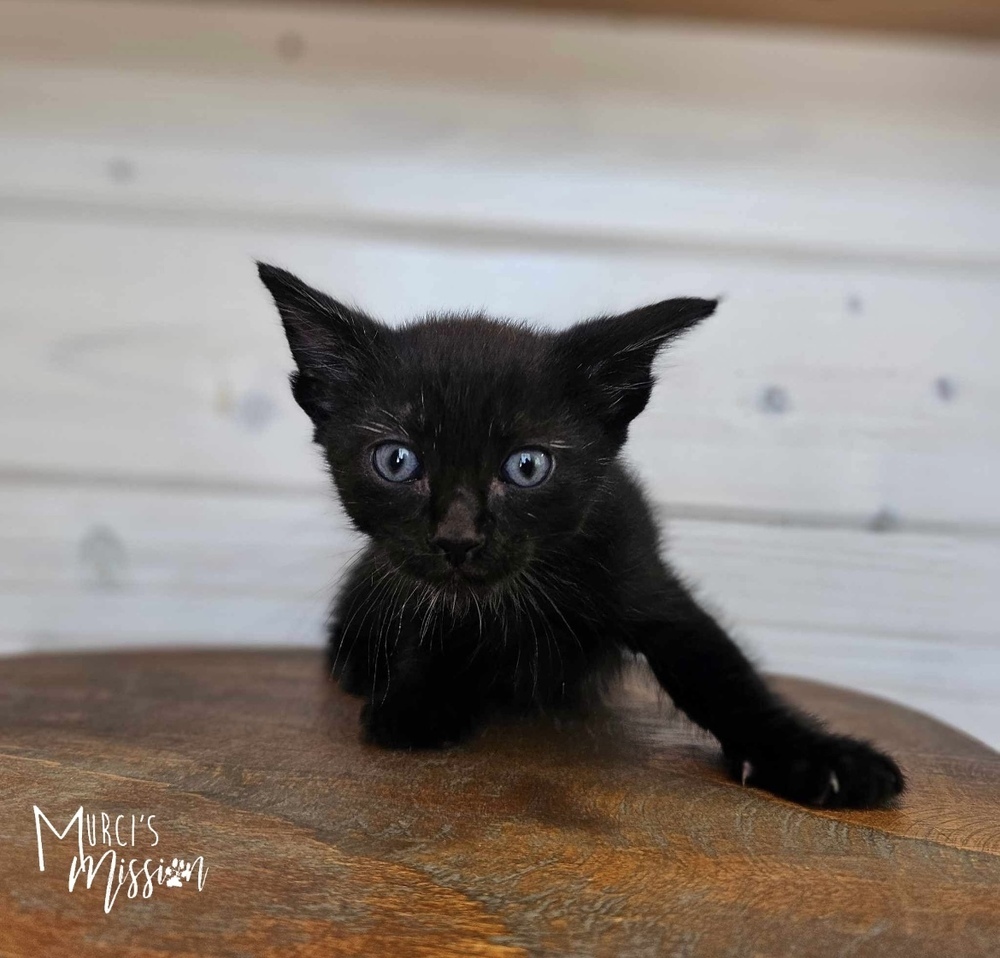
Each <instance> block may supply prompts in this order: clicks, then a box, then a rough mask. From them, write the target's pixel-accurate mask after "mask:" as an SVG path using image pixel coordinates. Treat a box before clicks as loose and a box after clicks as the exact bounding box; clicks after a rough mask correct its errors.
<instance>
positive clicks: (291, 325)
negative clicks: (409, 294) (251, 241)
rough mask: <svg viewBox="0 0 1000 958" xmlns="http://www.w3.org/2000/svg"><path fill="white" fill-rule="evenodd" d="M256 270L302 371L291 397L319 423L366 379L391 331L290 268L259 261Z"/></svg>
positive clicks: (296, 375) (294, 378)
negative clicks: (386, 334)
mask: <svg viewBox="0 0 1000 958" xmlns="http://www.w3.org/2000/svg"><path fill="white" fill-rule="evenodd" d="M257 272H258V274H259V276H260V278H261V282H263V284H264V285H265V286H266V287H267V289H268V291H269V292H270V294H271V296H272V297H273V298H274V305H275V306H277V307H278V314H279V315H280V316H281V322H282V324H283V325H284V327H285V335H286V336H287V337H288V345H289V346H290V347H291V350H292V357H293V358H294V359H295V365H296V366H297V367H298V371H297V372H294V373H292V375H291V383H292V394H293V395H294V396H295V399H296V401H297V402H298V404H299V405H300V406H301V407H302V408H303V409H304V410H305V411H306V413H308V415H309V418H310V419H312V421H313V422H314V423H315V424H317V425H319V423H320V422H322V421H325V420H326V419H327V418H328V417H329V415H330V413H331V412H332V410H333V408H334V407H335V406H336V404H337V401H338V398H339V397H341V396H342V395H343V393H344V389H345V387H350V386H352V385H354V384H356V383H357V382H358V380H359V379H360V378H361V377H363V376H364V375H365V372H366V370H367V369H368V368H369V366H370V363H371V362H372V360H373V358H374V356H375V354H376V353H377V352H378V351H379V350H380V348H381V347H382V345H383V342H384V339H385V333H386V331H387V330H386V327H385V326H383V325H382V324H381V323H379V322H377V321H376V320H374V319H372V318H371V317H370V316H366V315H365V314H364V313H362V312H360V311H359V310H356V309H351V308H350V307H349V306H345V305H344V304H343V303H338V302H337V300H335V299H332V298H331V297H329V296H327V295H326V293H321V292H320V291H319V290H317V289H313V288H312V287H311V286H307V285H306V284H305V283H303V282H302V280H301V279H299V278H298V277H297V276H295V275H293V274H292V273H289V272H288V271H287V270H284V269H281V268H279V267H277V266H270V265H268V264H267V263H260V262H258V263H257Z"/></svg>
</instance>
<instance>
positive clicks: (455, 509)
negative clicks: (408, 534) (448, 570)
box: [430, 489, 486, 569]
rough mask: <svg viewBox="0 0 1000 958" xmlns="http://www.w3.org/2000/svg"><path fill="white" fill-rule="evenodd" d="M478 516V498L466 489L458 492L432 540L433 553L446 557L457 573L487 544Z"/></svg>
mask: <svg viewBox="0 0 1000 958" xmlns="http://www.w3.org/2000/svg"><path fill="white" fill-rule="evenodd" d="M477 512H478V509H477V507H476V502H475V498H474V496H473V495H472V494H471V493H469V492H468V491H467V490H465V489H459V490H456V491H455V493H454V495H453V498H452V499H451V502H449V503H448V506H447V508H446V509H445V510H444V514H443V515H442V516H441V519H440V521H439V522H438V524H437V527H436V528H435V529H434V532H433V533H432V535H431V537H430V546H431V549H433V550H434V551H436V552H440V553H442V554H443V555H444V557H445V558H446V559H447V560H448V562H449V563H451V565H452V566H454V567H455V568H456V569H458V568H460V567H461V566H463V565H465V563H466V562H467V561H468V560H469V559H471V558H473V557H474V556H475V554H476V553H477V552H479V551H480V550H481V549H482V547H483V543H484V542H486V536H485V535H483V533H482V532H481V531H480V529H479V522H478V516H477Z"/></svg>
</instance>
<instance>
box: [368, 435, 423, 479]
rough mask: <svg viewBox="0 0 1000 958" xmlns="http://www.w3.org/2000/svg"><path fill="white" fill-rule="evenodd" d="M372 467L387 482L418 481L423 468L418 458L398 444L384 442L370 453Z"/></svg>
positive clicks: (405, 447) (410, 450)
mask: <svg viewBox="0 0 1000 958" xmlns="http://www.w3.org/2000/svg"><path fill="white" fill-rule="evenodd" d="M372 466H373V467H374V469H375V471H376V472H377V473H378V474H379V475H380V476H381V477H382V478H383V479H385V480H386V481H387V482H410V481H411V480H413V479H419V478H420V475H421V473H422V472H423V468H422V466H421V465H420V458H419V457H418V456H417V454H416V453H415V452H414V451H413V450H412V449H410V448H409V446H403V445H401V444H400V443H398V442H384V443H382V445H381V446H377V447H376V448H375V451H374V452H373V453H372Z"/></svg>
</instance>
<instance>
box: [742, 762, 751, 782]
mask: <svg viewBox="0 0 1000 958" xmlns="http://www.w3.org/2000/svg"><path fill="white" fill-rule="evenodd" d="M751 775H753V766H752V765H751V764H750V763H749V762H748V761H744V762H743V774H742V776H741V780H742V781H741V784H743V785H746V783H747V781H748V780H749V778H750V776H751Z"/></svg>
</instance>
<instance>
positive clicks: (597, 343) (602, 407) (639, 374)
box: [559, 298, 719, 443]
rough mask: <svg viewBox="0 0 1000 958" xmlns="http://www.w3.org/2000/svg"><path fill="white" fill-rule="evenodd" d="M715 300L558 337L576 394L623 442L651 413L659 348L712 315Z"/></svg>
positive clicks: (665, 306) (601, 321) (666, 304)
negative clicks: (638, 420) (632, 425)
mask: <svg viewBox="0 0 1000 958" xmlns="http://www.w3.org/2000/svg"><path fill="white" fill-rule="evenodd" d="M718 302H719V301H718V300H716V299H688V298H682V299H666V300H663V302H660V303H653V304H652V305H651V306H643V307H642V308H641V309H635V310H632V312H629V313H623V314H622V315H620V316H601V317H599V318H597V319H590V320H587V321H586V322H583V323H578V324H577V325H576V326H571V327H570V328H569V329H567V330H566V332H564V333H561V334H560V335H559V346H560V353H561V355H562V357H563V361H564V363H565V364H566V372H567V374H568V377H569V378H568V384H569V388H570V390H571V392H572V394H573V395H574V396H576V397H578V398H579V399H580V400H582V401H583V402H584V403H585V404H586V405H587V406H588V407H589V408H590V410H591V412H592V413H593V414H594V415H596V416H597V418H598V419H600V420H601V421H602V422H603V423H604V425H605V427H606V428H607V430H608V432H609V433H610V434H611V436H612V437H613V438H614V439H615V440H616V441H617V442H618V443H623V442H624V441H625V439H626V437H627V435H628V425H629V423H630V422H631V421H632V420H633V419H635V417H636V416H638V415H639V413H641V412H642V411H643V409H645V408H646V403H647V402H649V396H650V393H651V392H652V389H653V360H654V359H656V354H657V352H659V350H660V348H661V347H662V346H664V345H665V344H666V343H669V342H670V341H671V340H673V339H674V338H675V337H677V336H679V335H680V334H681V333H683V332H684V331H685V330H687V329H690V328H691V327H692V326H694V325H695V324H696V323H698V322H700V321H701V320H703V319H705V318H706V317H707V316H711V315H712V313H714V312H715V308H716V306H717V305H718Z"/></svg>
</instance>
